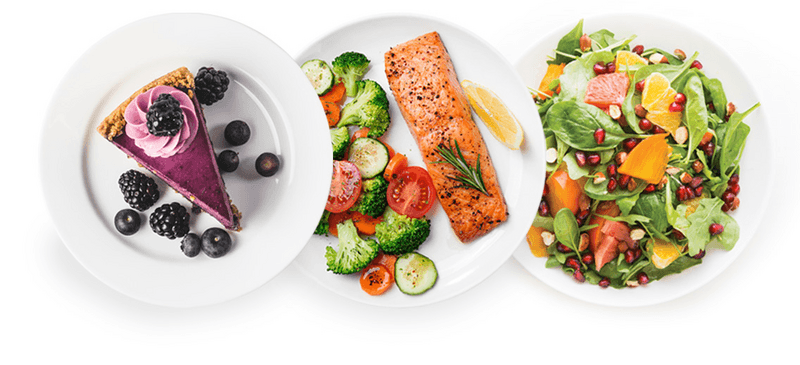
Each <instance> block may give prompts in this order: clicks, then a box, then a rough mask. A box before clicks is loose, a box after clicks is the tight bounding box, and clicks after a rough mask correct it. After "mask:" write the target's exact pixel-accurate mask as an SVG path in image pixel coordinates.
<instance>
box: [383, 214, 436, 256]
mask: <svg viewBox="0 0 800 365" xmlns="http://www.w3.org/2000/svg"><path fill="white" fill-rule="evenodd" d="M430 233H431V222H430V221H429V220H428V219H427V218H411V217H408V216H405V215H402V214H398V213H396V212H395V211H394V210H392V209H386V212H385V213H383V221H382V222H380V223H378V224H377V225H376V226H375V238H377V239H378V244H379V245H380V248H381V250H383V252H385V253H387V254H390V255H402V254H404V253H408V252H413V251H416V250H417V249H418V248H419V246H420V245H421V244H422V243H423V242H425V240H426V239H428V235H430Z"/></svg>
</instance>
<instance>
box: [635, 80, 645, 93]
mask: <svg viewBox="0 0 800 365" xmlns="http://www.w3.org/2000/svg"><path fill="white" fill-rule="evenodd" d="M636 91H638V92H643V91H644V80H642V81H639V82H637V83H636Z"/></svg>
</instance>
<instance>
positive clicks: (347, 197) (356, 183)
mask: <svg viewBox="0 0 800 365" xmlns="http://www.w3.org/2000/svg"><path fill="white" fill-rule="evenodd" d="M360 194H361V173H360V172H359V171H358V167H356V165H354V164H353V163H351V162H349V161H333V176H332V177H331V189H330V191H329V192H328V203H327V204H325V210H327V211H329V212H331V213H340V212H344V211H345V210H348V209H350V207H352V206H353V205H354V204H355V203H356V200H358V196H359V195H360Z"/></svg>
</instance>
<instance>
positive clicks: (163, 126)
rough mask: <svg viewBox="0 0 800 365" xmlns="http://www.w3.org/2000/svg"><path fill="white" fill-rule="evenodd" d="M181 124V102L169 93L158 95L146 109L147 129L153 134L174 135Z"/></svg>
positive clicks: (161, 135)
mask: <svg viewBox="0 0 800 365" xmlns="http://www.w3.org/2000/svg"><path fill="white" fill-rule="evenodd" d="M182 126H183V111H182V110H181V103H180V102H179V101H178V99H175V97H174V96H172V95H170V94H161V95H159V96H158V98H156V101H154V102H153V104H152V105H150V108H149V109H147V130H148V131H150V134H152V135H154V136H159V137H165V136H174V135H176V134H178V132H180V130H181V127H182Z"/></svg>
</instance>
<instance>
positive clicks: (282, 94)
mask: <svg viewBox="0 0 800 365" xmlns="http://www.w3.org/2000/svg"><path fill="white" fill-rule="evenodd" d="M200 25H202V26H200ZM181 66H186V67H188V68H189V69H190V70H191V71H192V72H196V71H197V70H198V69H199V68H200V67H201V66H213V67H215V68H217V69H222V70H225V71H227V72H228V75H229V77H230V78H231V80H232V81H231V84H230V87H229V91H228V92H226V94H225V98H224V99H223V100H221V101H220V102H217V103H215V104H214V105H211V106H206V107H205V108H204V109H205V116H206V119H207V121H208V129H209V135H210V136H211V140H212V143H213V144H214V146H215V150H216V151H217V152H220V151H222V150H224V149H232V150H234V151H236V152H238V153H239V158H240V165H239V168H238V169H237V170H236V171H235V172H233V173H226V174H224V175H223V178H224V179H225V182H226V185H227V190H228V193H229V195H230V197H231V200H232V201H233V203H234V204H235V205H236V206H237V207H238V208H239V210H240V211H241V212H242V215H243V218H242V230H241V231H240V232H232V233H231V236H232V238H233V241H234V246H233V249H232V251H230V252H229V253H228V254H227V255H226V256H225V257H222V258H219V259H211V258H209V257H207V256H205V255H203V254H200V255H199V256H197V257H195V258H191V259H190V258H187V257H186V256H184V255H183V253H182V252H181V249H180V239H176V240H168V239H167V238H164V237H160V236H157V235H156V234H154V233H153V232H152V231H151V230H150V227H149V225H148V223H147V217H148V216H149V214H150V213H152V211H153V210H154V209H155V206H154V207H152V208H150V209H148V210H147V211H145V212H144V213H143V214H142V218H143V222H142V227H141V229H140V230H139V232H138V233H136V234H135V235H133V236H129V237H126V236H122V235H121V234H119V233H117V231H116V229H115V228H114V225H113V218H114V215H115V214H116V213H117V211H119V210H121V209H123V208H127V204H126V203H125V202H124V200H123V199H122V195H121V193H120V191H119V188H118V187H117V179H118V178H119V176H120V174H122V173H123V172H125V171H127V170H128V169H138V170H140V171H143V172H146V170H145V169H143V168H141V167H138V165H137V164H136V163H135V162H134V161H133V160H132V159H129V158H127V156H126V155H125V154H124V153H123V152H122V151H120V150H118V149H117V148H116V147H114V146H113V145H112V144H111V143H109V142H108V141H106V140H104V139H103V137H101V136H100V135H99V134H98V133H97V132H96V131H95V127H96V126H97V125H98V124H99V123H100V122H101V121H102V120H103V118H104V117H105V116H106V115H108V114H109V113H110V112H111V111H112V110H113V109H114V108H116V106H117V105H119V103H120V102H122V101H123V100H125V99H126V98H127V97H128V96H130V94H131V93H133V92H134V91H136V90H138V89H139V88H140V87H141V86H143V85H145V84H147V83H148V82H150V81H152V80H154V79H156V78H158V77H159V76H161V75H163V74H166V73H167V72H170V71H172V70H174V69H176V68H178V67H181ZM235 119H241V120H244V121H245V122H247V123H248V124H249V126H250V128H251V131H252V137H251V139H250V140H249V141H248V142H247V143H246V144H245V145H243V146H240V147H233V146H230V145H228V144H227V143H226V142H225V140H224V138H223V137H222V131H223V129H224V128H225V125H226V124H227V123H229V122H230V121H232V120H235ZM324 123H325V117H324V114H323V110H322V107H321V106H320V103H319V100H318V99H317V97H316V94H315V93H314V91H313V89H312V88H311V87H310V85H309V83H308V80H307V79H306V77H305V75H303V73H302V72H301V71H300V69H299V67H297V65H296V64H295V63H294V60H293V59H292V58H291V57H290V56H289V55H288V54H287V53H286V52H285V51H283V50H282V49H281V48H280V47H278V46H277V45H276V44H275V43H273V42H272V41H271V40H269V39H268V38H266V37H265V36H263V35H261V34H260V33H258V32H256V31H255V30H253V29H251V28H248V27H246V26H244V25H242V24H239V23H236V22H234V21H231V20H228V19H224V18H219V17H215V16H210V15H200V14H169V15H161V16H155V17H151V18H146V19H143V20H140V21H137V22H134V23H132V24H130V25H127V26H125V27H123V28H120V29H119V30H117V31H115V32H113V33H111V34H110V35H108V36H107V37H105V38H103V39H102V40H101V41H99V42H98V43H97V44H95V45H94V46H93V47H91V48H90V49H89V50H88V51H87V52H86V53H85V54H84V55H83V56H82V57H81V58H80V59H79V60H78V61H77V62H76V64H75V65H74V66H73V67H72V68H71V69H70V71H69V72H68V74H67V75H66V77H65V78H64V80H63V81H62V82H61V84H60V86H59V87H58V90H57V92H56V93H55V97H54V99H53V100H52V102H51V104H50V107H49V110H48V113H47V120H46V122H45V127H44V133H43V136H42V140H41V150H40V152H41V173H42V185H43V189H44V194H45V198H46V201H47V205H48V208H49V210H50V213H51V215H52V219H53V221H54V222H55V225H56V228H57V230H58V232H59V235H60V236H61V238H62V240H63V241H64V243H65V244H66V246H67V247H68V248H69V250H70V252H72V254H73V255H74V256H75V258H76V259H77V260H78V261H79V262H80V263H81V264H83V266H84V267H86V269H87V270H89V271H90V272H91V273H92V274H94V275H95V276H96V277H97V278H98V279H100V280H101V281H102V282H104V283H106V284H108V285H109V286H111V287H112V288H114V289H116V290H118V291H120V292H122V293H124V294H127V295H129V296H131V297H133V298H136V299H139V300H142V301H145V302H149V303H153V304H158V305H164V306H172V307H192V306H200V305H207V304H213V303H218V302H222V301H225V300H229V299H232V298H235V297H237V296H240V295H242V294H245V293H248V292H250V291H251V290H253V289H255V288H257V287H259V286H261V285H262V284H264V283H265V282H267V281H268V280H270V279H271V278H273V277H274V276H276V275H277V274H278V273H279V272H280V271H281V270H283V269H284V268H285V267H286V266H288V265H289V263H290V262H291V261H292V260H293V259H294V258H295V256H297V254H298V253H299V252H300V251H301V249H302V248H303V246H304V245H305V244H306V242H307V241H308V236H310V233H311V232H313V231H314V227H315V226H316V223H317V221H318V218H319V217H318V212H319V211H321V210H322V209H323V208H324V206H325V197H326V196H327V191H328V189H329V186H330V174H331V165H330V163H326V162H324V161H321V160H320V159H319V158H318V156H319V154H322V153H326V152H327V153H331V152H330V151H331V147H330V136H329V134H328V131H327V130H326V129H325V128H324V127H322V125H323V124H324ZM262 152H273V153H275V154H277V155H278V156H279V157H280V159H281V161H282V166H281V169H280V171H279V172H278V173H277V175H275V176H273V177H271V178H263V177H261V176H260V175H258V174H257V173H256V172H255V159H256V157H257V156H258V155H259V154H261V153H262ZM157 181H158V182H159V183H160V186H161V191H162V197H161V198H160V199H159V201H158V202H157V203H156V206H158V205H160V204H163V203H166V202H173V201H177V202H180V203H181V204H183V205H184V206H185V207H187V208H189V207H191V205H190V204H189V202H188V201H187V200H186V199H184V198H183V197H181V196H180V195H179V194H177V193H176V192H174V191H173V190H172V189H170V188H168V187H167V186H166V185H165V184H164V183H163V182H161V181H160V180H159V179H157ZM210 227H221V224H220V223H219V222H217V221H216V220H215V219H214V218H212V217H211V216H210V215H208V214H205V213H201V214H198V215H195V214H192V222H191V229H192V232H195V233H197V234H198V235H200V234H202V233H203V231H204V230H205V229H207V228H210ZM304 232H308V234H306V233H304Z"/></svg>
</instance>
